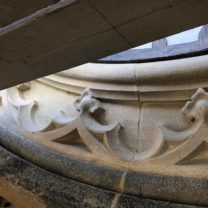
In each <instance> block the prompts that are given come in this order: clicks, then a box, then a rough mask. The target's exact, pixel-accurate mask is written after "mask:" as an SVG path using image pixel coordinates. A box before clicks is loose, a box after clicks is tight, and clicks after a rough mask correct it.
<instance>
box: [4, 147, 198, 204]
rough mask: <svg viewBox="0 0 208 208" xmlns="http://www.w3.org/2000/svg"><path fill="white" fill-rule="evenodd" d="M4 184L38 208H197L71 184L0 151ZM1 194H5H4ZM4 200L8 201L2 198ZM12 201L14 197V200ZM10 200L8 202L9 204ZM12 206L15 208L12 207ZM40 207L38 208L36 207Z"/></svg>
mask: <svg viewBox="0 0 208 208" xmlns="http://www.w3.org/2000/svg"><path fill="white" fill-rule="evenodd" d="M2 180H3V181H7V182H8V184H10V185H13V186H14V187H16V188H17V187H18V188H19V189H20V188H21V189H22V190H23V191H22V192H21V193H19V197H23V198H24V196H25V195H26V193H27V194H28V193H30V194H31V196H33V197H34V198H38V200H39V202H40V203H41V204H40V205H41V207H50V208H69V207H74V208H84V207H85V208H95V207H97V208H110V207H111V208H112V207H118V208H119V207H121V208H124V207H125V208H127V207H129V208H130V207H131V208H146V207H164V208H165V207H171V208H181V207H184V208H197V207H200V206H189V205H185V204H184V205H180V204H174V203H170V202H164V201H158V200H152V199H148V198H142V197H133V196H127V195H121V196H120V195H119V197H118V201H116V203H115V197H116V196H117V195H118V193H115V192H112V191H108V190H104V189H101V188H98V187H93V186H89V185H86V184H83V183H79V182H77V181H73V180H70V179H67V178H64V177H61V176H59V175H57V174H53V173H51V172H49V171H47V170H44V169H41V168H39V167H37V166H34V165H32V164H30V163H28V162H26V161H25V160H23V159H21V158H18V157H16V156H15V155H13V154H11V153H9V152H8V151H6V150H5V149H3V148H2V147H0V183H1V182H2ZM25 191H26V192H25ZM2 192H3V191H2V190H1V187H0V194H2ZM3 193H4V192H3ZM3 197H8V196H7V195H6V196H3ZM13 197H15V196H13ZM13 197H11V198H9V199H8V200H10V201H12V200H13ZM14 205H15V204H14ZM39 207H40V206H39ZM21 208H35V206H33V205H32V204H30V203H28V201H26V200H25V201H22V202H21Z"/></svg>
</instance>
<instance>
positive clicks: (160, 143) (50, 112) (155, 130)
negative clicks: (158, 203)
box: [0, 56, 208, 205]
mask: <svg viewBox="0 0 208 208" xmlns="http://www.w3.org/2000/svg"><path fill="white" fill-rule="evenodd" d="M207 58H208V56H199V57H194V58H187V59H180V60H172V61H163V62H158V63H156V62H155V63H145V64H109V65H108V64H86V65H83V66H80V67H77V68H73V69H69V70H67V71H63V72H60V73H58V74H55V75H51V76H48V77H44V78H41V79H38V80H34V81H32V82H30V83H25V84H22V85H19V86H16V87H12V88H9V89H6V90H4V91H1V94H0V96H1V109H0V117H1V126H3V127H1V131H0V144H1V145H2V146H3V147H5V148H6V149H9V150H10V151H12V152H14V153H15V154H17V155H20V156H21V157H23V158H25V159H27V160H28V161H31V162H33V163H35V164H36V165H39V166H41V167H43V168H44V167H45V168H46V169H49V170H51V171H53V172H58V173H59V174H60V175H63V176H65V177H70V178H72V179H75V180H80V181H81V182H84V183H87V184H90V185H94V186H100V187H103V188H106V189H110V190H114V191H118V192H125V193H127V194H129V193H130V194H133V195H138V194H141V193H138V192H137V191H136V192H135V190H134V189H132V188H126V189H125V190H124V188H123V185H122V184H121V182H119V184H120V185H118V186H116V188H115V187H113V185H112V184H111V183H110V181H108V182H107V179H104V180H102V182H99V180H98V181H97V180H96V179H93V178H91V176H89V175H86V169H87V168H89V167H91V165H92V164H93V167H97V166H103V168H104V169H105V166H108V168H109V169H110V172H108V171H107V172H108V173H109V174H114V171H115V172H116V173H117V171H118V172H119V170H122V173H121V174H120V172H119V177H124V181H125V183H132V181H131V180H133V179H134V180H136V181H137V180H138V178H137V177H136V176H132V174H133V175H134V174H136V175H137V176H138V175H139V174H144V175H148V174H150V175H151V176H152V177H153V176H154V177H155V175H159V176H161V177H162V179H161V181H162V180H163V177H167V178H174V179H173V181H175V180H176V183H177V182H178V181H177V180H182V181H184V180H185V178H187V180H188V182H187V184H185V185H184V186H187V187H189V188H190V191H187V193H184V194H183V193H181V191H179V190H178V188H177V191H178V193H177V191H175V190H176V188H175V187H174V188H175V189H174V190H171V185H170V186H169V185H168V188H167V189H164V192H162V193H161V194H157V193H156V192H155V191H154V190H153V189H154V188H153V187H152V186H153V185H150V186H151V191H149V190H148V191H147V192H145V191H142V195H143V196H144V197H153V198H160V199H163V200H173V201H176V202H180V203H189V204H199V205H207V204H208V198H207V197H206V196H207V195H208V189H207V188H206V187H207V186H206V187H205V188H204V184H206V183H207V180H208V168H207V167H208V149H207V143H208V137H207V131H208V126H207V118H208V117H207V116H208V92H206V89H207V85H208V78H207V75H208V61H207V60H208V59H207ZM5 127H6V129H5ZM11 132H13V133H11ZM71 160H74V161H75V162H73V163H71V165H69V163H70V161H71ZM47 161H50V162H49V164H48V163H47ZM53 161H54V164H53ZM61 161H63V164H59V163H61ZM80 161H82V162H83V163H80ZM76 163H77V164H79V163H80V164H82V165H83V164H84V166H85V168H83V169H82V167H81V169H80V171H81V172H80V173H79V177H78V176H75V175H74V173H73V170H72V169H74V170H75V169H76V170H77V167H75V166H76ZM66 165H69V167H70V168H66ZM108 168H107V169H108ZM78 169H79V168H78ZM123 170H124V171H123ZM70 171H71V172H70ZM93 171H95V172H96V170H95V169H94V168H93ZM99 171H100V170H99ZM99 171H98V172H99ZM132 171H133V172H132ZM128 173H130V176H129V177H130V178H131V176H132V177H133V179H128V180H129V181H128V180H127V179H126V174H128ZM76 174H77V173H76ZM92 176H93V175H92ZM184 176H185V177H184ZM96 177H98V176H97V175H96ZM99 177H101V176H99ZM99 177H98V178H99ZM134 177H136V178H134ZM154 177H153V178H154ZM94 180H95V181H94ZM109 180H112V179H109ZM164 180H165V179H164ZM167 180H168V179H167ZM171 180H172V179H171ZM191 180H194V181H195V180H196V181H197V182H196V183H199V186H197V184H195V185H196V187H197V188H196V187H194V186H195V185H194V186H192V185H193V184H192V185H190V183H191ZM161 181H159V182H156V185H158V183H161V184H162V182H161ZM199 181H201V182H199ZM140 182H141V181H140V180H139V182H138V183H140ZM105 183H106V184H105ZM138 183H137V182H136V184H135V187H136V186H139V185H138ZM184 183H185V182H184ZM161 184H160V185H161ZM158 186H159V185H158ZM179 187H180V186H179ZM144 189H145V188H144ZM196 189H198V192H199V193H200V194H201V195H203V197H202V198H200V197H196V198H195V199H194V195H193V193H194V192H193V190H196ZM165 191H167V193H165ZM171 194H172V195H171ZM180 194H181V196H180ZM204 194H205V195H204ZM168 195H171V198H170V197H169V196H168Z"/></svg>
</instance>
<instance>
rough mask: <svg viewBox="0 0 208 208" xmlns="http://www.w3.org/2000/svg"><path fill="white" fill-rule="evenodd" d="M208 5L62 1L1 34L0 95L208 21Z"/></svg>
mask: <svg viewBox="0 0 208 208" xmlns="http://www.w3.org/2000/svg"><path fill="white" fill-rule="evenodd" d="M207 10H208V1H207V0H200V1H199V0H158V1H153V0H129V1H126V0H106V1H103V0H62V1H59V2H58V3H55V4H52V5H50V6H47V7H45V8H43V9H40V10H38V11H36V12H34V13H33V14H31V15H29V16H26V17H24V18H22V19H20V20H17V21H16V22H13V23H11V24H9V25H7V26H5V27H2V28H0V89H3V88H7V87H10V86H13V85H16V84H19V83H22V82H26V81H29V80H32V79H36V78H39V77H42V76H46V75H49V74H52V73H56V72H58V71H61V70H65V69H68V68H70V67H74V66H77V65H80V64H83V63H86V62H90V61H95V60H97V59H99V58H102V57H104V56H107V55H110V54H113V53H116V52H120V51H122V50H126V49H129V48H131V47H133V46H137V45H139V44H143V43H146V42H149V41H153V40H156V39H159V38H162V37H165V36H168V35H171V34H174V33H177V32H180V31H183V30H186V29H190V28H193V27H196V26H199V25H202V24H206V23H207V21H208V13H207Z"/></svg>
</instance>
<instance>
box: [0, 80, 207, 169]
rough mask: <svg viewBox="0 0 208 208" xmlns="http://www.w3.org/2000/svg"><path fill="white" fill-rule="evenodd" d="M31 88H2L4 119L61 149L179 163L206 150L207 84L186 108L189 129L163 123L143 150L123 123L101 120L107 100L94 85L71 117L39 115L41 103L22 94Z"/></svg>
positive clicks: (84, 94)
mask: <svg viewBox="0 0 208 208" xmlns="http://www.w3.org/2000/svg"><path fill="white" fill-rule="evenodd" d="M29 89H30V85H29V84H23V85H20V86H18V87H13V88H9V89H7V90H4V91H2V92H1V101H2V109H3V110H2V111H1V113H2V115H1V117H2V118H3V120H4V122H5V125H7V126H8V125H9V126H10V127H11V128H12V129H14V130H15V131H17V132H20V134H23V135H26V136H28V137H29V138H32V139H34V140H35V139H37V140H38V139H42V140H43V142H44V144H46V143H47V142H49V143H52V144H56V145H57V147H58V145H59V144H64V145H67V146H68V147H71V148H69V149H68V151H69V154H72V155H73V153H75V152H76V155H77V154H80V155H81V154H82V152H83V151H84V152H88V153H90V154H94V156H95V157H97V156H100V157H101V156H102V157H107V158H108V159H118V160H120V161H121V162H122V161H123V160H124V161H131V162H132V163H147V164H148V163H150V164H158V163H159V164H160V163H162V164H168V165H174V164H178V163H180V162H181V161H183V160H185V159H187V158H189V157H191V155H192V154H193V153H196V151H200V147H204V146H206V143H207V142H208V137H207V128H205V127H206V126H207V113H208V93H207V92H205V91H204V90H203V89H201V88H200V89H198V90H197V91H196V93H195V94H194V95H193V96H192V97H191V99H190V101H188V102H187V103H186V104H185V106H184V107H183V108H182V110H181V113H182V115H183V116H184V117H185V118H186V119H187V120H188V122H189V128H187V129H184V130H180V131H176V130H174V129H171V128H170V127H168V124H160V123H158V126H157V129H158V130H157V134H155V142H154V143H153V144H152V145H151V146H150V147H149V148H147V149H146V150H145V151H142V152H136V151H132V150H130V149H129V148H128V147H127V146H126V145H125V143H124V142H123V141H122V140H121V139H120V136H119V132H120V130H121V129H122V128H123V127H122V126H121V125H120V124H119V122H113V123H110V124H101V122H98V121H97V119H96V113H98V112H99V110H100V109H103V110H104V108H103V106H102V104H101V102H99V101H98V100H97V99H95V98H93V95H92V91H91V90H90V89H85V90H84V91H83V92H82V94H81V96H80V97H79V98H77V99H76V100H75V101H74V107H75V109H76V110H77V115H76V116H74V117H71V116H69V115H68V114H67V113H66V112H64V111H62V110H60V111H59V113H58V114H57V115H56V116H54V117H53V118H52V119H51V118H50V119H49V118H47V117H45V116H41V115H38V113H37V112H38V106H39V103H38V101H35V100H26V99H24V97H23V96H22V92H23V91H25V90H29ZM126 128H128V127H126ZM171 141H173V142H178V145H177V146H176V147H175V148H173V149H171V150H168V149H167V150H165V151H164V146H165V145H166V143H167V142H171ZM57 149H58V148H57Z"/></svg>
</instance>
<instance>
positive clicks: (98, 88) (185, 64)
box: [39, 55, 208, 102]
mask: <svg viewBox="0 0 208 208" xmlns="http://www.w3.org/2000/svg"><path fill="white" fill-rule="evenodd" d="M207 60H208V55H204V56H198V57H192V58H185V59H178V60H171V61H158V62H150V63H140V64H133V63H132V64H91V63H90V64H84V65H82V66H79V67H75V68H72V69H70V70H66V71H63V72H60V73H58V74H55V75H51V76H48V77H44V78H41V79H39V81H41V82H43V83H46V84H48V85H51V86H53V87H56V88H58V89H61V90H65V91H67V92H71V93H75V94H80V93H81V92H82V91H83V90H84V89H85V88H86V87H88V88H90V89H92V90H93V95H94V96H95V97H97V98H102V99H110V100H120V102H122V100H128V101H142V102H146V101H155V102H156V101H159V102H160V101H174V100H175V101H179V100H181V101H185V100H188V99H189V97H190V96H191V95H192V94H193V93H194V92H195V91H196V90H197V89H198V88H200V87H204V88H206V87H207V86H208V84H207V83H208V78H207V76H208V68H207V65H208V61H207Z"/></svg>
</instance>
